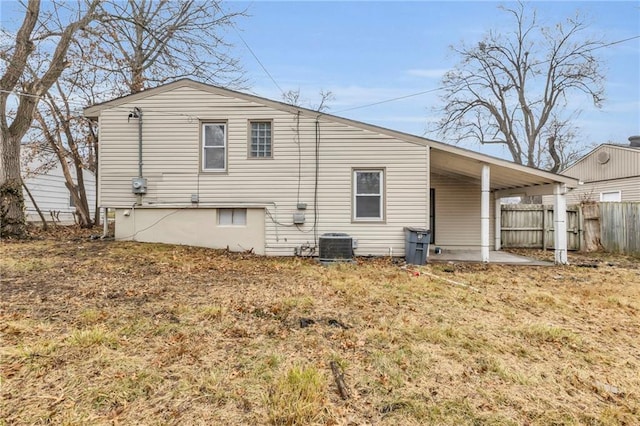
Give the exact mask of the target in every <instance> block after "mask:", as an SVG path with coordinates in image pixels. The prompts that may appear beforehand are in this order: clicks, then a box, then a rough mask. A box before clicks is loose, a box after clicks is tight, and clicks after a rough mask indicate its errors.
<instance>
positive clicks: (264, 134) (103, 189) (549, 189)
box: [85, 79, 577, 263]
mask: <svg viewBox="0 0 640 426" xmlns="http://www.w3.org/2000/svg"><path fill="white" fill-rule="evenodd" d="M85 115H86V116H88V117H90V118H93V119H97V120H98V121H99V129H100V136H99V137H100V155H99V160H100V163H99V170H100V176H99V190H98V192H99V194H98V197H99V204H100V206H101V207H104V208H110V209H114V210H115V237H116V239H124V240H137V241H148V242H166V243H177V244H188V245H197V246H206V247H214V248H229V249H230V250H234V251H245V250H252V251H253V252H255V253H258V254H265V255H284V256H291V255H295V254H313V253H314V252H313V248H315V247H316V246H317V244H318V239H319V237H320V236H322V235H323V234H325V233H346V234H349V235H350V236H352V237H353V238H354V239H355V241H354V243H355V244H354V246H356V248H355V254H356V255H376V256H383V255H384V256H388V255H395V256H398V255H402V254H403V253H404V245H405V235H404V232H403V228H404V227H406V226H417V227H423V228H429V229H430V230H431V232H432V234H433V235H432V237H433V242H434V243H435V244H436V245H438V246H440V247H443V248H445V249H446V248H449V249H477V250H479V251H480V252H481V254H482V259H483V260H484V261H489V256H490V254H489V252H490V249H499V248H500V240H499V238H497V239H496V238H495V236H496V235H497V236H499V235H500V218H499V215H498V218H497V220H496V218H495V212H496V211H497V212H500V199H501V198H502V197H509V196H518V195H543V194H556V195H555V197H554V200H555V202H556V203H557V204H558V205H559V206H560V207H562V208H559V209H556V210H557V211H559V212H560V214H559V215H557V218H556V228H557V229H563V227H564V226H566V225H565V217H564V211H565V209H564V208H563V207H564V202H565V198H564V193H565V191H566V189H567V188H572V187H575V186H576V185H577V180H576V179H573V178H569V177H566V176H561V175H557V174H553V173H549V172H545V171H541V170H537V169H533V168H529V167H525V166H521V165H517V164H514V163H512V162H510V161H506V160H503V159H498V158H494V157H490V156H487V155H483V154H479V153H476V152H473V151H470V150H466V149H462V148H459V147H455V146H451V145H447V144H444V143H441V142H436V141H433V140H429V139H425V138H421V137H418V136H414V135H409V134H405V133H401V132H396V131H393V130H389V129H385V128H381V127H377V126H373V125H369V124H365V123H361V122H357V121H353V120H349V119H345V118H341V117H336V116H333V115H328V114H325V113H321V112H317V111H312V110H309V109H305V108H300V107H297V106H292V105H288V104H284V103H281V102H276V101H272V100H268V99H264V98H260V97H257V96H252V95H248V94H244V93H239V92H235V91H231V90H227V89H223V88H219V87H214V86H210V85H206V84H202V83H198V82H194V81H191V80H186V79H185V80H179V81H176V82H174V83H169V84H166V85H164V86H160V87H157V88H154V89H150V90H146V91H144V92H141V93H137V94H133V95H129V96H125V97H123V98H119V99H115V100H112V101H109V102H105V103H103V104H99V105H95V106H92V107H89V108H87V109H86V110H85ZM557 234H558V235H560V237H558V238H557V240H556V244H555V247H556V248H557V250H556V261H558V262H559V263H565V262H566V239H563V237H562V235H563V234H566V232H565V233H563V232H559V233H557ZM315 253H316V254H317V251H316V252H315Z"/></svg>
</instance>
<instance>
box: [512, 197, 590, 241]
mask: <svg viewBox="0 0 640 426" xmlns="http://www.w3.org/2000/svg"><path fill="white" fill-rule="evenodd" d="M500 223H501V226H500V227H501V232H500V240H501V245H502V247H504V248H544V249H547V248H549V249H553V248H554V247H553V206H550V205H546V204H545V205H543V204H504V205H502V216H501V219H500ZM581 223H582V220H581V213H580V209H579V208H578V206H568V207H567V249H568V250H580V242H581V234H582V227H581Z"/></svg>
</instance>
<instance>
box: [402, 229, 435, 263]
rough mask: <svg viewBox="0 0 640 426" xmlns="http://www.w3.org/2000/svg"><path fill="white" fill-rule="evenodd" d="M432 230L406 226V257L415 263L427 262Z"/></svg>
mask: <svg viewBox="0 0 640 426" xmlns="http://www.w3.org/2000/svg"><path fill="white" fill-rule="evenodd" d="M430 235H431V231H430V230H428V229H424V228H414V227H411V226H406V227H405V228H404V237H405V239H404V259H405V261H406V262H407V263H410V264H413V265H424V264H425V263H427V255H428V253H429V240H430V238H429V237H430Z"/></svg>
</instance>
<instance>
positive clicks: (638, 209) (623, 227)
mask: <svg viewBox="0 0 640 426" xmlns="http://www.w3.org/2000/svg"><path fill="white" fill-rule="evenodd" d="M598 204H600V242H601V244H602V247H603V248H604V249H605V250H606V251H611V252H622V253H633V254H640V203H598Z"/></svg>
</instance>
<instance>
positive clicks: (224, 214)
mask: <svg viewBox="0 0 640 426" xmlns="http://www.w3.org/2000/svg"><path fill="white" fill-rule="evenodd" d="M246 224H247V209H218V225H222V226H229V225H236V226H245V225H246Z"/></svg>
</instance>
